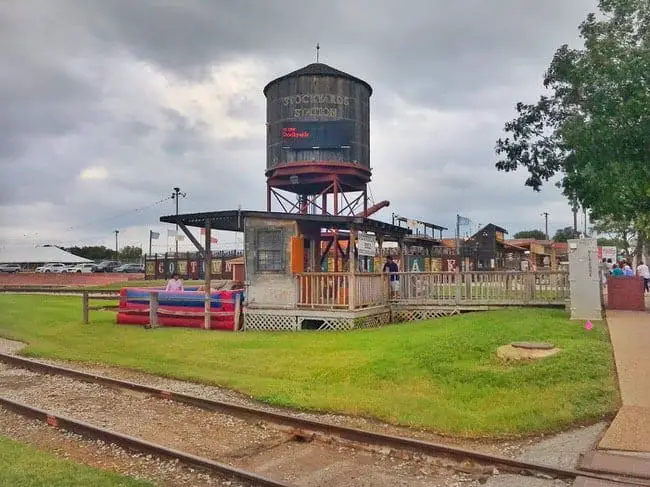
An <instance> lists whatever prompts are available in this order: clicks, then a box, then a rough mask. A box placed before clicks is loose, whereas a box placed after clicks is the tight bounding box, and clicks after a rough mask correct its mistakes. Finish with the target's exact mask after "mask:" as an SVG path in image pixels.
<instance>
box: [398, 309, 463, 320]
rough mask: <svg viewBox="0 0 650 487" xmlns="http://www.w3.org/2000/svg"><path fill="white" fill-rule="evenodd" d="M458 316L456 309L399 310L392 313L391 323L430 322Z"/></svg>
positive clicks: (458, 311) (458, 312)
mask: <svg viewBox="0 0 650 487" xmlns="http://www.w3.org/2000/svg"><path fill="white" fill-rule="evenodd" d="M458 314H460V310H459V309H458V308H451V309H403V310H402V309H400V310H395V311H393V320H392V321H393V323H402V322H404V321H419V320H431V319H434V318H443V317H445V316H454V315H458Z"/></svg>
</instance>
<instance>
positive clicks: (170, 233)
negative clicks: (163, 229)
mask: <svg viewBox="0 0 650 487" xmlns="http://www.w3.org/2000/svg"><path fill="white" fill-rule="evenodd" d="M175 236H176V230H167V238H170V237H175Z"/></svg>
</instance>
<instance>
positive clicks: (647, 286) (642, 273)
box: [636, 260, 650, 293]
mask: <svg viewBox="0 0 650 487" xmlns="http://www.w3.org/2000/svg"><path fill="white" fill-rule="evenodd" d="M636 274H637V276H639V277H642V278H643V290H644V292H646V293H648V292H650V269H648V266H647V265H646V264H644V263H643V261H642V260H640V261H639V265H638V266H636Z"/></svg>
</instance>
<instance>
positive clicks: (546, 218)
mask: <svg viewBox="0 0 650 487" xmlns="http://www.w3.org/2000/svg"><path fill="white" fill-rule="evenodd" d="M542 216H543V217H544V222H545V225H546V226H545V229H546V231H545V232H544V233H545V234H546V240H548V211H545V212H544V213H542Z"/></svg>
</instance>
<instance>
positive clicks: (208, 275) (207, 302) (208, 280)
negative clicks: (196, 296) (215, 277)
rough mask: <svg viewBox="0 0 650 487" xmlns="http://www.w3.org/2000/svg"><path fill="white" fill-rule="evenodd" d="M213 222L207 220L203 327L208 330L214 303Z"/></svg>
mask: <svg viewBox="0 0 650 487" xmlns="http://www.w3.org/2000/svg"><path fill="white" fill-rule="evenodd" d="M211 230H212V222H211V221H210V219H206V221H205V254H204V262H205V284H204V286H205V298H204V300H203V311H204V313H205V316H204V319H203V328H205V329H206V330H209V329H210V318H211V314H210V311H211V309H210V308H211V304H212V293H211V288H212V249H211V244H212V231H211Z"/></svg>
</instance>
